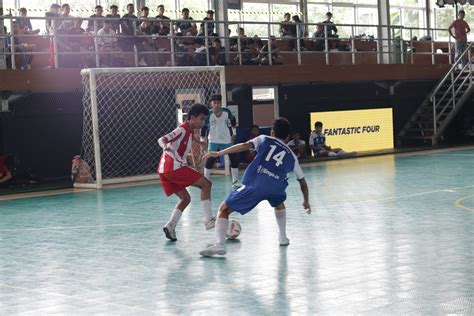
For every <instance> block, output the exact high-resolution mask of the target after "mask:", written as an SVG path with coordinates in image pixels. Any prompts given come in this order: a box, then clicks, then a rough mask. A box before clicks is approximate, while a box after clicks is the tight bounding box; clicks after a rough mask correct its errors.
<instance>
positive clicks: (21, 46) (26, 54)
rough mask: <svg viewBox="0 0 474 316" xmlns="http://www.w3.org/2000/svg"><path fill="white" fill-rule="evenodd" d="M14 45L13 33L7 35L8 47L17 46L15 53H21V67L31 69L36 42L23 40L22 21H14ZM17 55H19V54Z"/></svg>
mask: <svg viewBox="0 0 474 316" xmlns="http://www.w3.org/2000/svg"><path fill="white" fill-rule="evenodd" d="M12 25H13V32H12V33H13V35H14V36H13V45H12V41H11V33H8V36H7V47H8V48H9V49H10V50H11V49H12V46H14V48H15V53H19V54H18V55H19V59H20V69H30V68H31V62H32V61H33V55H32V54H31V52H32V51H33V50H34V49H35V48H36V45H34V44H27V43H25V42H23V41H22V40H21V38H20V37H21V34H23V31H22V30H21V29H20V23H18V21H13V22H12ZM18 55H17V56H18Z"/></svg>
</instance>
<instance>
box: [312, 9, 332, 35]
mask: <svg viewBox="0 0 474 316" xmlns="http://www.w3.org/2000/svg"><path fill="white" fill-rule="evenodd" d="M327 12H329V5H328V4H310V3H308V23H320V22H322V21H324V20H325V19H326V16H325V15H326V13H327ZM315 31H316V25H310V26H308V33H309V36H313V33H314V32H315Z"/></svg>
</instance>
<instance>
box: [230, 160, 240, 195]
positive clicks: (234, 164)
mask: <svg viewBox="0 0 474 316" xmlns="http://www.w3.org/2000/svg"><path fill="white" fill-rule="evenodd" d="M229 158H230V171H231V174H232V186H233V187H234V189H238V188H240V187H241V186H242V184H241V183H240V181H239V164H240V157H239V154H230V155H229Z"/></svg>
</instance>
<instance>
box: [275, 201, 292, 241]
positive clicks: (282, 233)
mask: <svg viewBox="0 0 474 316" xmlns="http://www.w3.org/2000/svg"><path fill="white" fill-rule="evenodd" d="M275 219H276V222H277V225H278V232H279V242H280V246H288V245H289V244H290V240H289V239H288V237H287V236H286V208H285V204H284V203H281V204H280V205H278V206H276V207H275Z"/></svg>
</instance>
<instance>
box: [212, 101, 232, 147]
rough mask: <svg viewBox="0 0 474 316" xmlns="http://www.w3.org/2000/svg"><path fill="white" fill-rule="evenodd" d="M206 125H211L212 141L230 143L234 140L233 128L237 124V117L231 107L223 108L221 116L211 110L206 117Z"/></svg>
mask: <svg viewBox="0 0 474 316" xmlns="http://www.w3.org/2000/svg"><path fill="white" fill-rule="evenodd" d="M206 125H207V126H208V127H209V136H208V139H209V142H210V143H215V144H229V143H231V142H232V134H231V128H232V126H233V125H235V118H234V116H233V115H232V112H231V111H230V110H229V109H226V108H222V111H221V115H220V116H217V115H216V114H215V113H214V111H212V110H211V111H210V114H209V116H208V117H207V119H206Z"/></svg>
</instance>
